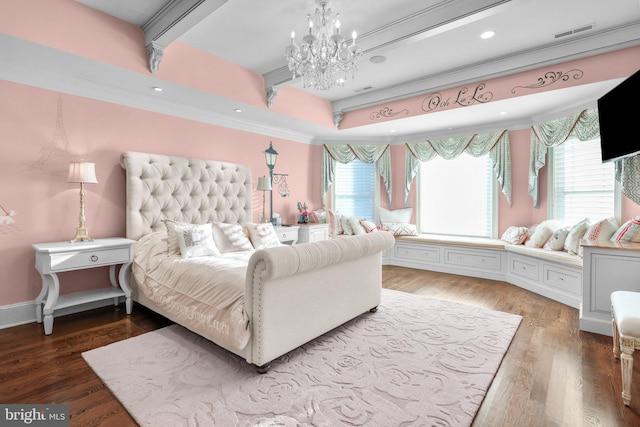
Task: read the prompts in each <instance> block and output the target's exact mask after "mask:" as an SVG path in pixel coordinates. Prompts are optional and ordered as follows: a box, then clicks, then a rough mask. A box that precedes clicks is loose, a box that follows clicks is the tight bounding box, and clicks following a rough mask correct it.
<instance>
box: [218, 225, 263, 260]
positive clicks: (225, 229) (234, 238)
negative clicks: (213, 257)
mask: <svg viewBox="0 0 640 427" xmlns="http://www.w3.org/2000/svg"><path fill="white" fill-rule="evenodd" d="M211 225H212V227H213V240H215V242H216V246H217V247H218V249H219V250H220V252H221V253H225V252H243V251H253V250H254V249H253V245H251V242H250V241H249V238H248V237H247V235H246V233H245V231H244V229H243V227H242V226H241V225H240V224H227V223H224V222H214V223H213V224H211Z"/></svg>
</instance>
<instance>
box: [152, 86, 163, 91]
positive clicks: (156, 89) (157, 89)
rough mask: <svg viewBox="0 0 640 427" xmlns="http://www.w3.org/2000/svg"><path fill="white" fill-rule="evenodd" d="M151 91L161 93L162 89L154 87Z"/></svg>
mask: <svg viewBox="0 0 640 427" xmlns="http://www.w3.org/2000/svg"><path fill="white" fill-rule="evenodd" d="M153 90H155V91H156V92H162V88H161V87H158V86H154V87H153Z"/></svg>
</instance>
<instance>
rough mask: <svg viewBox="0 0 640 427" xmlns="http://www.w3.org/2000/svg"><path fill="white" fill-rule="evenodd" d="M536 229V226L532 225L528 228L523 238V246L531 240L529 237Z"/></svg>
mask: <svg viewBox="0 0 640 427" xmlns="http://www.w3.org/2000/svg"><path fill="white" fill-rule="evenodd" d="M536 228H538V224H533V225H532V226H531V227H529V229H528V230H527V235H526V236H524V240H523V241H522V244H524V245H526V244H527V242H528V241H529V239H531V236H533V233H535V232H536Z"/></svg>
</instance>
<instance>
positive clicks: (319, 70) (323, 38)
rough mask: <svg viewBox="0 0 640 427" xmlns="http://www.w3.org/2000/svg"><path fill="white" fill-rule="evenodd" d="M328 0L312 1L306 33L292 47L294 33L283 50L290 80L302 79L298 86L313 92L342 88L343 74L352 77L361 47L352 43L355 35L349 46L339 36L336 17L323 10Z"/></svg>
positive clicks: (344, 76)
mask: <svg viewBox="0 0 640 427" xmlns="http://www.w3.org/2000/svg"><path fill="white" fill-rule="evenodd" d="M328 3H329V1H328V0H316V5H317V7H316V11H315V15H314V16H313V18H312V17H311V15H307V20H308V22H309V33H308V34H307V35H305V36H304V37H303V38H302V43H301V44H300V45H297V44H296V41H295V36H296V33H295V32H294V31H292V32H291V44H290V45H289V46H287V47H286V49H285V58H286V59H287V62H288V64H289V70H291V71H292V72H293V78H296V77H302V84H303V86H304V87H305V88H306V87H313V88H315V89H316V90H328V89H331V87H332V86H334V85H337V86H343V85H344V82H345V81H346V80H347V75H348V74H349V73H351V78H353V77H354V75H355V71H356V70H357V68H358V59H359V58H360V56H362V48H361V47H360V46H358V45H357V44H356V35H357V34H356V32H355V31H354V32H353V33H352V35H351V43H349V41H348V40H347V39H346V38H345V37H344V36H343V35H342V34H341V33H340V14H338V13H336V14H335V15H334V14H333V13H332V11H331V8H327V6H328Z"/></svg>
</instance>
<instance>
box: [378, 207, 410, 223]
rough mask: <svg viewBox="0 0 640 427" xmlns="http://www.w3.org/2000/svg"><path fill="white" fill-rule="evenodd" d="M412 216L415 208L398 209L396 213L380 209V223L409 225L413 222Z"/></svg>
mask: <svg viewBox="0 0 640 427" xmlns="http://www.w3.org/2000/svg"><path fill="white" fill-rule="evenodd" d="M412 214H413V208H405V209H396V210H394V211H390V210H387V209H385V208H382V207H379V208H378V216H379V219H380V223H384V222H395V223H403V224H408V223H409V222H410V221H411V215H412Z"/></svg>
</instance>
